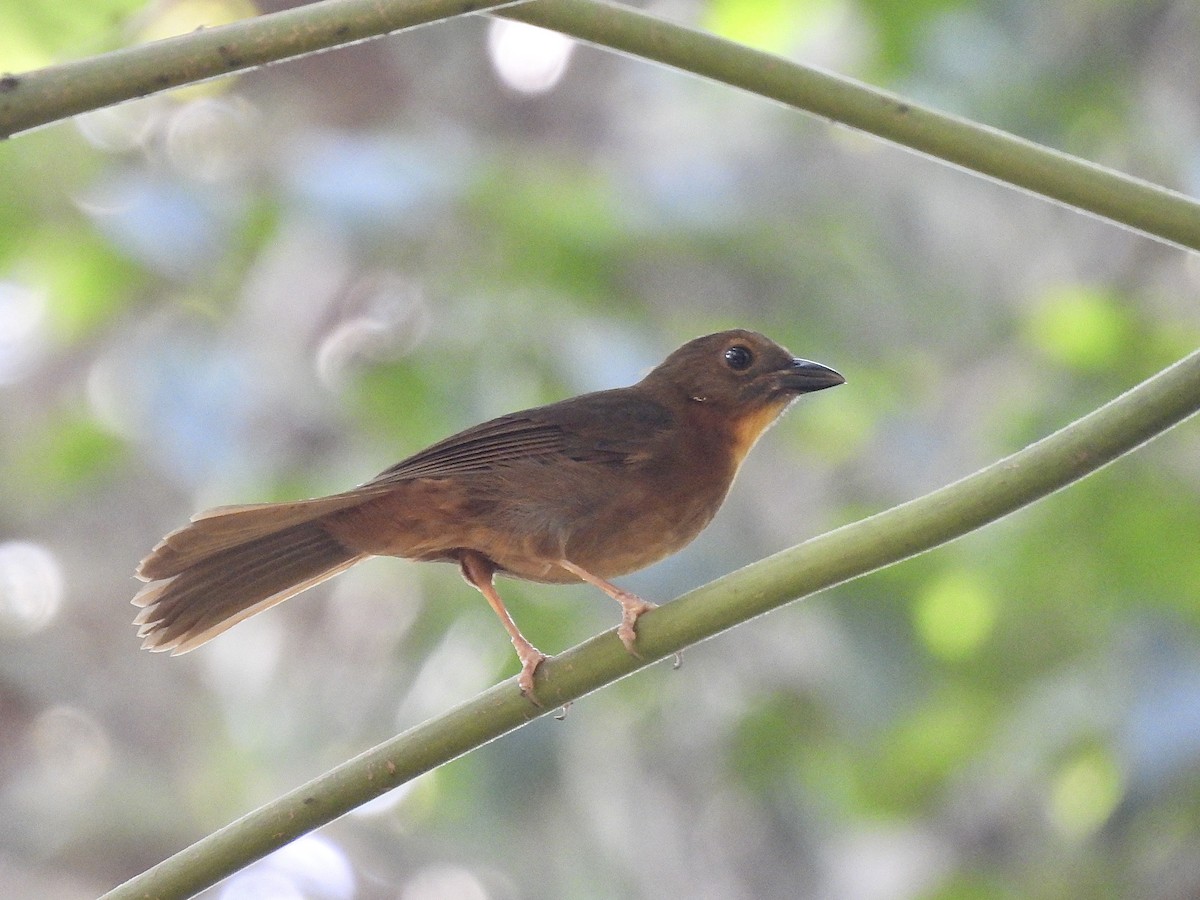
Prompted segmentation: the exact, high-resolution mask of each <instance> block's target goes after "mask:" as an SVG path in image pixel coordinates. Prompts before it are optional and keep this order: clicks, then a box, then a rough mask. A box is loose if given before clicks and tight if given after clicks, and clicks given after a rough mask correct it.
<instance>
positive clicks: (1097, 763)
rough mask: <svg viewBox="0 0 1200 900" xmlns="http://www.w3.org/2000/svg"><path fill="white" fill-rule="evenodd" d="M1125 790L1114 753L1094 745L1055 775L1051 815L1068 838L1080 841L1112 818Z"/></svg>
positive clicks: (1071, 760)
mask: <svg viewBox="0 0 1200 900" xmlns="http://www.w3.org/2000/svg"><path fill="white" fill-rule="evenodd" d="M1124 793H1125V784H1124V778H1123V777H1122V775H1121V771H1120V769H1119V768H1118V767H1117V764H1116V762H1115V761H1114V760H1113V758H1112V755H1111V754H1110V753H1109V752H1108V751H1107V750H1105V749H1104V748H1103V747H1092V748H1089V749H1087V750H1084V751H1082V752H1081V753H1079V754H1078V755H1076V756H1075V757H1073V758H1072V759H1070V760H1067V762H1066V763H1065V764H1064V765H1063V766H1062V768H1061V769H1060V770H1059V771H1058V772H1057V773H1056V774H1055V777H1054V783H1053V785H1052V786H1051V790H1050V797H1049V804H1050V815H1051V817H1052V819H1053V821H1054V824H1055V826H1056V827H1057V828H1058V830H1059V831H1060V832H1061V833H1062V834H1063V835H1064V836H1065V837H1067V838H1068V839H1069V840H1072V841H1080V840H1083V839H1085V838H1087V837H1089V836H1090V835H1091V834H1092V833H1093V832H1095V831H1096V830H1097V829H1099V828H1100V827H1101V826H1102V825H1103V824H1104V823H1105V822H1106V821H1107V820H1108V818H1109V816H1111V815H1112V814H1113V811H1114V810H1115V809H1116V808H1117V805H1118V804H1119V803H1120V802H1121V798H1122V796H1123V795H1124Z"/></svg>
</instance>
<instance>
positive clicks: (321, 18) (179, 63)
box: [0, 0, 513, 138]
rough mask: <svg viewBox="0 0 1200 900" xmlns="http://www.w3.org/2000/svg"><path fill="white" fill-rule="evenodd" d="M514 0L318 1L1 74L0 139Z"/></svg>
mask: <svg viewBox="0 0 1200 900" xmlns="http://www.w3.org/2000/svg"><path fill="white" fill-rule="evenodd" d="M512 2H513V0H390V2H388V0H321V2H318V3H310V4H308V5H306V6H299V7H296V8H294V9H286V10H283V11H282V12H277V13H271V14H269V15H265V16H256V17H255V18H253V19H245V20H243V21H240V22H231V23H230V24H228V25H217V26H214V27H212V28H202V29H199V30H197V31H193V32H190V33H188V34H181V35H179V36H177V37H172V38H165V39H163V40H159V41H154V42H152V43H149V44H139V45H137V46H133V47H124V48H122V49H120V50H113V51H111V52H109V53H102V54H100V55H99V56H93V57H89V58H87V59H80V60H74V61H71V62H65V63H61V64H59V65H56V66H47V67H46V68H44V69H38V70H37V71H35V72H27V73H25V74H22V75H14V74H12V73H6V74H4V76H3V77H0V138H8V137H12V136H13V135H15V134H18V133H20V132H22V131H28V130H30V129H32V128H38V127H40V126H43V125H49V124H51V123H53V122H57V121H60V120H62V119H66V118H69V117H70V116H74V115H78V114H79V113H83V112H88V111H90V110H93V109H101V108H103V107H105V106H110V105H111V104H114V103H120V102H122V101H124V100H133V99H135V98H137V97H147V96H149V95H151V94H157V93H159V92H160V91H166V90H170V89H171V88H177V87H180V86H182V85H185V84H195V83H197V82H200V81H206V80H208V79H211V78H217V77H220V76H222V75H231V74H233V73H235V72H242V71H245V70H247V69H254V68H257V67H259V66H263V65H267V64H268V63H274V62H279V61H281V60H285V59H293V58H295V57H299V56H304V55H306V54H309V53H315V52H318V51H321V50H328V49H330V48H332V47H339V46H345V45H349V44H354V43H357V42H359V41H363V40H367V39H369V38H374V37H380V36H382V35H385V34H391V33H393V32H396V31H402V30H404V29H407V28H414V27H416V26H418V25H425V24H428V23H429V22H435V21H437V20H439V19H448V18H450V17H452V16H459V15H463V14H464V13H472V12H478V11H479V10H483V9H492V8H495V7H499V6H503V5H505V3H512Z"/></svg>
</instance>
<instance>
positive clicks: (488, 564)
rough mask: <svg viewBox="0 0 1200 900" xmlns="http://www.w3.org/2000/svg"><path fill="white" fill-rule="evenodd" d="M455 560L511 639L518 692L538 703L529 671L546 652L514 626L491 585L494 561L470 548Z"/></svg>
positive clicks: (538, 662)
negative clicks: (516, 662)
mask: <svg viewBox="0 0 1200 900" xmlns="http://www.w3.org/2000/svg"><path fill="white" fill-rule="evenodd" d="M458 562H459V566H460V567H461V568H462V574H463V578H465V579H467V581H468V582H469V583H470V584H471V586H472V587H474V588H475V589H476V590H477V591H479V593H481V594H483V596H484V598H485V599H486V600H487V602H488V604H489V605H490V606H491V607H492V609H494V610H495V611H496V615H498V616H499V617H500V623H501V624H502V625H503V626H504V630H505V631H507V632H508V636H509V637H510V638H511V639H512V644H513V647H514V648H515V649H516V651H517V659H519V660H520V661H521V674H520V675H518V676H517V684H518V685H519V686H520V688H521V693H522V694H524V695H525V696H526V697H528V698H529V699H530V700H531V701H533V702H534V703H535V704H537V705H538V706H541V704H540V703H538V699H537V697H536V696H535V695H534V693H533V673H534V672H535V671H536V670H537V667H538V666H539V665H541V663H542V660H544V659H545V658H546V654H545V653H543V652H542V651H541V650H539V649H538V648H537V647H535V646H533V644H531V643H529V641H528V640H526V638H525V635H523V634H521V629H519V628H517V623H516V622H514V621H513V617H512V616H511V615H510V614H509V612H508V609H507V608H506V607H505V606H504V601H503V600H501V599H500V594H499V593H497V591H496V588H495V585H493V583H492V576H494V575H495V574H496V567H495V565H494V564H493V563H492V561H491V560H489V559H488V558H487V557H485V556H482V555H480V554H478V553H475V552H472V551H470V550H467V551H464V552H463V554H462V555H461V556H460V557H459V559H458Z"/></svg>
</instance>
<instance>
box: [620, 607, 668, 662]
mask: <svg viewBox="0 0 1200 900" xmlns="http://www.w3.org/2000/svg"><path fill="white" fill-rule="evenodd" d="M613 599H614V600H616V601H617V602H618V603H620V604H621V624H620V625H619V626H617V637H619V638H620V639H621V643H622V644H624V645H625V649H626V650H628V651H629V652H630V653H632V654H633V655H634V656H636V657H638V659H641V654H640V653H638V652H637V650H636V649H635V648H634V642H635V641H636V640H637V628H636V626H637V620H638V619H640V618H641V617H642V616H643V615H644V614H646V613H648V612H650V610H652V609H657V608H658V604H657V603H651V602H650V601H649V600H643V599H642V598H641V597H639V596H638V595H637V594H631V593H629V592H628V591H621V592H620V593H618V594H616V595H614V596H613Z"/></svg>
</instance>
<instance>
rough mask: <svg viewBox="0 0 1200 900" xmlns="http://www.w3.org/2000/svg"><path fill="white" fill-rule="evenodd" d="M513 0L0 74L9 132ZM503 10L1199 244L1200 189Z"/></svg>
mask: <svg viewBox="0 0 1200 900" xmlns="http://www.w3.org/2000/svg"><path fill="white" fill-rule="evenodd" d="M503 5H504V4H502V3H498V2H488V0H323V2H319V3H313V4H310V5H308V6H302V7H298V8H296V9H291V10H286V11H284V12H279V13H273V14H271V15H266V16H260V17H258V18H255V19H250V20H247V21H244V22H235V23H233V24H231V25H224V26H220V27H217V28H211V29H205V30H202V31H198V32H194V33H192V34H188V35H182V36H180V37H177V38H172V39H169V40H165V41H159V42H156V43H153V44H146V45H143V46H139V47H130V48H127V49H124V50H118V51H115V52H113V53H107V54H104V55H102V56H97V57H94V58H92V59H85V60H80V61H78V62H72V63H66V64H64V65H60V66H53V67H50V68H47V69H42V70H39V71H37V72H31V73H28V74H26V75H20V76H6V77H5V78H3V79H0V136H3V137H7V136H9V135H12V134H15V133H17V132H18V131H21V130H24V129H29V128H33V127H36V126H39V125H45V124H48V123H50V122H53V121H57V120H59V119H63V118H66V117H67V116H72V115H75V114H77V113H80V112H84V111H86V110H89V109H96V108H99V107H101V106H105V105H108V104H111V103H116V102H119V101H121V100H128V99H131V98H134V97H142V96H145V95H147V94H151V93H154V92H157V91H160V90H166V89H169V88H172V87H178V86H180V85H183V84H189V83H192V82H195V81H200V80H204V79H207V78H213V77H216V76H219V75H222V74H228V73H230V72H236V71H241V70H244V69H248V68H253V67H256V66H260V65H264V64H266V63H270V62H277V61H279V60H283V59H287V58H292V57H296V56H300V55H303V54H306V53H311V52H314V51H317V50H322V49H329V48H331V47H335V46H339V45H342V44H348V43H353V42H355V41H359V40H364V39H366V38H370V37H376V36H380V35H383V34H387V33H390V32H394V31H397V30H399V29H403V28H409V27H412V26H415V25H420V24H424V23H427V22H431V21H434V20H436V19H439V18H447V17H449V16H453V15H457V14H463V13H470V12H476V11H479V10H484V9H494V8H497V7H500V6H503ZM501 15H503V16H505V17H508V18H512V19H516V20H519V21H523V22H527V23H530V24H534V25H540V26H543V27H545V28H551V29H554V30H556V31H560V32H562V33H564V34H568V35H571V36H573V37H576V38H578V39H579V40H581V41H587V42H589V43H592V44H596V45H597V46H601V47H607V48H610V49H613V50H619V51H621V52H624V53H629V54H632V55H634V56H636V57H640V58H642V59H648V60H654V61H656V62H660V63H663V64H665V65H669V66H672V67H674V68H677V69H681V70H683V71H686V72H692V73H694V74H696V75H701V76H703V77H705V78H711V79H713V80H715V81H719V82H722V83H724V84H728V85H732V86H734V87H739V88H742V89H744V90H747V91H751V92H753V93H755V94H759V95H761V96H763V97H769V98H771V99H774V100H777V101H779V102H781V103H785V104H787V105H789V106H793V107H795V108H796V109H801V110H804V111H806V112H809V113H812V114H814V115H817V116H821V117H823V118H826V119H830V120H832V121H834V122H841V123H843V124H845V125H849V126H851V127H853V128H858V129H861V130H862V131H866V132H869V133H871V134H874V135H877V136H878V137H881V138H884V139H886V140H888V141H892V142H894V143H896V144H899V145H901V146H904V147H908V148H910V149H912V150H916V151H918V152H920V153H924V154H927V155H929V156H932V157H935V158H937V159H941V160H944V161H946V162H949V163H952V164H954V165H958V166H962V167H963V168H966V169H969V170H971V171H974V172H977V173H979V174H980V175H984V176H986V177H989V178H994V179H996V180H997V181H1001V182H1004V183H1006V184H1010V185H1013V186H1015V187H1019V188H1023V189H1025V190H1028V191H1031V192H1033V193H1035V194H1040V195H1041V196H1043V197H1047V198H1049V199H1051V200H1055V201H1057V202H1060V203H1064V204H1066V205H1068V206H1072V207H1075V208H1077V209H1080V210H1084V211H1086V212H1090V213H1093V214H1095V215H1097V216H1101V217H1103V218H1106V219H1108V220H1110V221H1112V222H1115V223H1118V224H1120V225H1124V226H1125V227H1127V228H1131V229H1134V230H1136V231H1139V232H1142V233H1143V234H1146V235H1149V236H1152V237H1156V238H1159V239H1161V240H1164V241H1167V242H1170V243H1173V244H1176V245H1179V246H1181V247H1187V248H1191V249H1193V250H1200V203H1198V202H1197V201H1196V200H1194V199H1191V198H1189V197H1186V196H1184V195H1183V194H1179V193H1176V192H1174V191H1170V190H1167V189H1166V188H1162V187H1158V186H1156V185H1153V184H1150V183H1148V182H1145V181H1141V180H1139V179H1136V178H1132V177H1130V176H1128V175H1123V174H1121V173H1119V172H1115V171H1113V170H1111V169H1107V168H1104V167H1103V166H1099V165H1096V164H1094V163H1090V162H1087V161H1085V160H1081V159H1078V158H1076V157H1073V156H1069V155H1067V154H1065V153H1060V152H1058V151H1056V150H1052V149H1050V148H1048V147H1043V146H1041V145H1039V144H1035V143H1033V142H1031V141H1027V140H1024V139H1023V138H1019V137H1016V136H1014V135H1011V134H1006V133H1005V132H1002V131H999V130H997V129H994V128H989V127H987V126H984V125H978V124H976V123H974V122H970V121H968V120H966V119H961V118H958V117H956V116H951V115H947V114H945V113H941V112H938V111H936V110H933V109H930V108H928V107H924V106H921V105H919V104H917V103H913V102H910V101H908V100H904V99H902V98H900V97H897V96H896V95H894V94H890V93H888V92H886V91H881V90H877V89H875V88H871V87H868V86H866V85H863V84H860V83H858V82H856V81H853V80H851V79H848V78H842V77H840V76H837V75H832V74H830V73H827V72H821V71H819V70H817V69H813V68H810V67H807V66H803V65H800V64H799V63H794V62H791V61H789V60H786V59H782V58H780V57H778V56H772V55H770V54H768V53H762V52H760V51H757V50H751V49H750V48H748V47H743V46H740V45H738V44H734V43H731V42H729V41H726V40H722V39H721V38H718V37H715V36H713V35H711V34H706V33H704V32H701V31H696V30H694V29H689V28H685V27H683V26H680V25H675V24H672V23H670V22H665V21H663V20H661V19H656V18H654V17H653V16H649V15H646V14H645V13H640V12H636V11H634V10H630V9H626V8H624V7H621V6H617V5H614V4H611V3H605V2H599V0H539V2H534V3H524V4H520V5H519V6H513V7H511V8H509V9H506V10H505V11H504V12H503V13H501Z"/></svg>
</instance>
